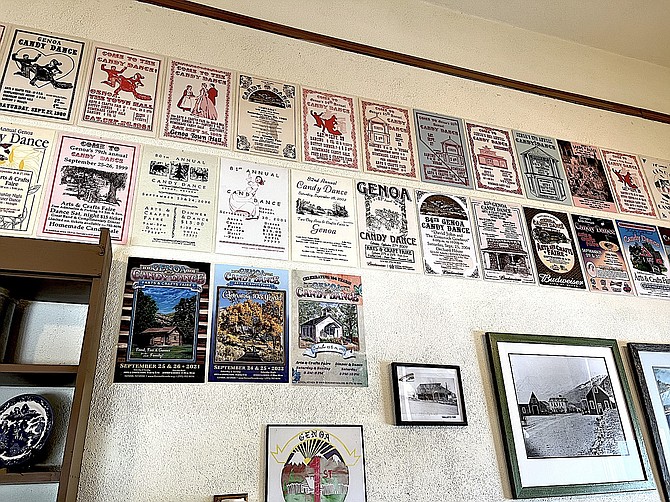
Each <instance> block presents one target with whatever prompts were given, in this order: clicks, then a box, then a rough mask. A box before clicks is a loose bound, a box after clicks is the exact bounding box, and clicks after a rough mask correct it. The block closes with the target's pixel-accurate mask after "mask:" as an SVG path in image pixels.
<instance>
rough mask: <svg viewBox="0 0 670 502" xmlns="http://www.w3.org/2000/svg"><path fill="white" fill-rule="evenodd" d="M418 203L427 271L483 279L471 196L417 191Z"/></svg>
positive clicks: (425, 270) (425, 269)
mask: <svg viewBox="0 0 670 502" xmlns="http://www.w3.org/2000/svg"><path fill="white" fill-rule="evenodd" d="M416 204H417V211H418V213H419V228H420V231H421V247H422V249H423V270H424V272H425V273H426V274H428V275H448V276H454V277H469V278H473V279H474V278H479V277H480V274H479V263H478V260H477V250H476V247H475V240H474V236H473V234H472V226H471V221H472V219H471V217H470V209H469V207H468V200H467V198H465V197H458V196H453V195H446V194H441V193H435V192H425V191H423V190H417V191H416Z"/></svg>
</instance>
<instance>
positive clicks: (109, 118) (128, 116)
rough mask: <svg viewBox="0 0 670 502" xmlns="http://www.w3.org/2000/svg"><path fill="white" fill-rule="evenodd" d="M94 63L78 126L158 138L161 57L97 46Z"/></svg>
mask: <svg viewBox="0 0 670 502" xmlns="http://www.w3.org/2000/svg"><path fill="white" fill-rule="evenodd" d="M91 59H92V62H91V66H90V68H89V75H88V79H87V88H86V92H85V97H84V103H83V106H82V110H81V111H80V113H79V125H83V126H90V127H97V128H100V129H110V130H117V131H118V130H120V129H126V130H129V131H133V133H134V134H142V135H145V136H155V132H156V112H157V105H156V103H157V100H158V96H159V90H160V82H161V79H162V77H161V72H162V71H163V60H162V59H161V58H160V56H156V55H154V54H145V53H141V52H137V51H132V52H131V51H130V49H124V48H119V47H108V46H105V47H100V46H95V47H94V48H93V54H92V56H91Z"/></svg>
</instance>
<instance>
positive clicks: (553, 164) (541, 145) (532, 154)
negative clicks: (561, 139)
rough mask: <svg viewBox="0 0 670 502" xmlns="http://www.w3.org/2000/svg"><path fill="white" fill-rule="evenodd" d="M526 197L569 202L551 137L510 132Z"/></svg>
mask: <svg viewBox="0 0 670 502" xmlns="http://www.w3.org/2000/svg"><path fill="white" fill-rule="evenodd" d="M512 134H513V135H514V144H515V145H516V152H517V154H518V157H519V165H520V166H521V177H522V178H523V184H524V187H525V189H526V196H527V197H528V198H529V199H532V200H540V201H543V202H553V203H556V204H565V205H567V206H570V205H572V201H571V200H570V193H569V189H568V182H567V181H566V179H565V171H564V170H563V164H562V163H561V155H560V153H559V152H558V143H556V140H555V139H554V138H548V137H546V136H538V135H537V134H531V133H527V132H522V131H512Z"/></svg>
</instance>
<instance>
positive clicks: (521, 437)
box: [486, 333, 655, 498]
mask: <svg viewBox="0 0 670 502" xmlns="http://www.w3.org/2000/svg"><path fill="white" fill-rule="evenodd" d="M486 337H487V342H488V351H489V357H490V361H491V369H492V374H493V380H494V384H495V393H496V398H497V401H498V410H499V415H500V428H501V432H502V436H503V444H504V446H505V454H506V459H507V466H508V471H509V477H510V484H511V489H512V494H513V496H514V498H538V497H548V496H559V495H560V496H566V495H584V494H593V493H610V492H620V491H636V490H652V489H654V487H655V484H654V481H653V478H652V475H651V469H650V465H649V459H648V458H647V453H646V450H645V448H644V444H643V441H642V434H641V432H640V426H639V424H638V422H637V419H636V417H635V414H634V410H633V406H632V401H631V395H630V390H629V388H628V383H627V381H626V377H625V374H624V371H623V365H622V361H621V356H620V355H619V350H618V348H617V342H616V340H611V339H603V338H573V337H562V336H545V335H542V336H538V335H515V334H502V333H487V334H486Z"/></svg>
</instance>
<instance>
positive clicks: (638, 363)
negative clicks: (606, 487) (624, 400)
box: [628, 343, 670, 500]
mask: <svg viewBox="0 0 670 502" xmlns="http://www.w3.org/2000/svg"><path fill="white" fill-rule="evenodd" d="M628 351H629V353H630V356H631V359H632V362H633V368H634V370H635V371H634V375H635V380H636V383H637V388H638V390H639V392H640V396H641V397H642V405H643V406H642V409H643V410H644V415H645V418H646V420H647V425H648V426H649V432H650V434H651V438H652V439H653V441H654V455H655V457H656V462H657V464H658V469H659V471H660V474H661V476H662V478H663V479H662V482H661V488H662V489H663V494H664V495H665V499H666V500H670V469H669V465H670V345H667V344H658V343H653V344H652V343H629V344H628Z"/></svg>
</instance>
